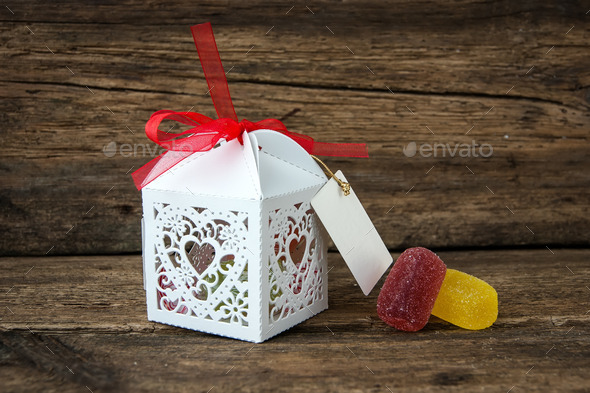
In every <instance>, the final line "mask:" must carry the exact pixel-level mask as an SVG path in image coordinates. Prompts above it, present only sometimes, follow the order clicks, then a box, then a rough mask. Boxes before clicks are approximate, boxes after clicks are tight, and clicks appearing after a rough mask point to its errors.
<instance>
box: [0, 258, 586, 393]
mask: <svg viewBox="0 0 590 393" xmlns="http://www.w3.org/2000/svg"><path fill="white" fill-rule="evenodd" d="M393 256H394V257H397V256H398V254H394V255H393ZM440 256H441V258H442V259H443V260H444V261H445V262H446V264H447V266H448V267H449V268H455V269H459V270H462V271H464V272H468V273H471V274H474V275H476V276H478V277H480V278H482V279H484V280H486V281H487V282H488V283H490V284H491V285H493V286H494V287H495V288H496V290H497V291H498V297H499V315H498V320H497V322H496V323H495V324H494V325H493V326H492V327H491V328H488V329H485V330H481V331H469V330H464V329H460V328H457V327H454V326H452V325H450V324H448V323H446V322H444V321H442V320H440V319H438V318H436V317H432V318H431V320H430V322H429V323H428V324H427V325H426V327H425V328H424V329H423V330H421V331H419V332H416V333H405V332H401V331H396V330H395V329H393V328H391V327H389V326H388V325H386V324H385V323H383V322H382V321H381V320H380V319H379V318H378V316H377V313H376V309H375V307H376V299H377V295H378V292H379V288H380V285H381V283H380V284H378V287H377V288H376V289H375V290H373V292H372V293H371V294H370V296H367V297H365V296H364V295H363V294H362V293H361V291H360V289H359V288H358V287H357V286H356V285H355V284H354V280H353V278H352V276H351V274H350V273H349V271H348V269H347V268H346V266H345V264H344V262H343V261H342V259H341V257H340V256H339V254H336V253H331V254H330V257H329V266H330V267H332V266H333V269H332V270H331V271H330V274H329V282H330V286H329V303H330V307H329V309H328V310H326V311H324V312H322V313H320V314H318V315H317V316H315V317H313V318H311V319H309V320H307V321H305V322H303V323H302V324H300V325H298V326H296V327H294V328H292V329H290V330H288V331H286V332H284V333H281V334H280V335H278V336H276V337H274V338H272V339H270V340H269V341H267V342H264V343H261V344H252V343H248V342H242V341H237V340H233V339H228V338H224V337H218V336H213V335H208V334H204V333H200V332H194V331H190V330H185V329H180V328H176V327H171V326H167V325H161V324H157V323H152V322H148V321H147V319H146V307H145V298H144V292H143V289H142V273H141V257H140V256H138V255H129V256H99V257H81V256H78V257H46V258H12V257H7V258H2V259H0V269H1V270H2V271H3V272H4V273H3V274H2V275H1V276H0V289H2V293H3V294H2V295H1V299H2V309H0V313H1V318H2V320H1V324H0V326H1V331H0V340H1V341H0V359H1V362H2V367H0V380H1V381H2V391H11V392H20V391H22V392H25V391H27V392H28V391H48V392H49V391H52V392H53V391H55V392H88V391H89V390H90V391H92V392H96V393H97V392H112V391H122V392H125V391H134V392H142V391H170V392H172V391H177V392H185V391H186V392H211V393H213V392H224V391H241V392H261V391H273V392H274V391H279V392H293V391H295V392H310V391H317V392H324V391H325V392H342V391H351V392H383V393H388V392H389V391H392V392H435V391H465V392H475V391H484V392H508V391H511V392H522V391H527V392H539V391H546V392H556V391H572V392H574V391H575V392H585V391H589V390H590V340H589V339H588V337H589V334H590V303H589V299H590V289H589V286H590V285H589V284H590V280H589V279H588V277H589V276H590V264H588V259H589V258H590V250H589V249H569V250H568V249H552V250H551V251H549V250H548V249H546V248H543V249H538V250H524V251H523V250H498V251H460V252H441V253H440ZM511 389H512V390H511Z"/></svg>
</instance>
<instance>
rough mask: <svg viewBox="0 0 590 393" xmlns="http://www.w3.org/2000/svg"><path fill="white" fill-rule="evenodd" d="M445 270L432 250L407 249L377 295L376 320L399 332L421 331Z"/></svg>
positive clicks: (443, 277)
mask: <svg viewBox="0 0 590 393" xmlns="http://www.w3.org/2000/svg"><path fill="white" fill-rule="evenodd" d="M446 271H447V267H446V265H445V264H444V263H443V261H441V260H440V258H439V257H438V256H437V255H436V254H435V253H433V252H432V251H430V250H427V249H426V248H423V247H415V248H408V249H407V250H406V251H404V252H403V253H402V254H401V255H400V256H399V258H398V259H397V261H396V262H395V265H393V268H391V271H390V272H389V275H388V276H387V279H386V280H385V284H383V288H381V292H379V298H378V299H377V314H379V318H381V319H382V320H383V321H384V322H385V323H387V324H388V325H391V326H393V327H394V328H396V329H399V330H405V331H408V332H415V331H417V330H420V329H422V328H423V327H424V325H426V323H427V322H428V318H430V312H431V311H432V308H433V307H434V302H435V301H436V297H437V296H438V291H439V290H440V287H441V285H442V283H443V280H444V279H445V273H446Z"/></svg>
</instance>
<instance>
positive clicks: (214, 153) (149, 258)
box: [142, 130, 328, 342]
mask: <svg viewBox="0 0 590 393" xmlns="http://www.w3.org/2000/svg"><path fill="white" fill-rule="evenodd" d="M242 139H243V145H242V144H241V143H240V142H239V141H238V140H237V139H232V140H230V141H229V142H224V143H222V144H221V145H219V146H218V147H216V148H214V149H212V150H210V151H207V152H199V153H193V154H192V155H190V156H189V157H187V158H185V159H184V160H182V161H181V162H180V163H178V164H177V165H175V166H173V167H172V168H171V169H169V170H168V171H166V172H165V173H163V174H162V175H161V176H159V177H158V178H156V179H155V180H154V181H152V182H151V183H150V184H148V185H147V186H145V187H144V188H143V189H142V198H143V264H144V287H145V291H146V299H147V312H148V319H149V320H150V321H154V322H161V323H165V324H170V325H175V326H180V327H184V328H188V329H194V330H199V331H202V332H207V333H213V334H218V335H222V336H227V337H233V338H237V339H241V340H247V341H253V342H262V341H264V340H267V339H268V338H270V337H272V336H274V335H276V334H278V333H280V332H282V331H284V330H286V329H288V328H290V327H292V326H294V325H296V324H298V323H300V322H302V321H304V320H305V319H307V318H309V317H311V316H313V315H315V314H317V313H319V312H321V311H322V310H325V309H326V308H327V307H328V272H327V256H326V248H327V241H326V239H327V236H326V234H325V231H324V229H323V227H322V226H321V224H320V222H319V220H318V218H317V216H316V214H315V213H314V211H313V209H312V207H311V205H310V200H311V198H312V197H313V196H314V195H315V194H316V192H317V191H318V190H319V189H320V188H321V187H322V186H323V185H324V184H325V183H326V176H325V175H324V173H323V171H322V169H321V168H320V167H319V166H318V165H317V164H316V162H315V161H314V160H313V158H312V157H311V156H310V155H309V154H308V153H307V152H306V151H305V150H304V149H303V148H302V147H301V146H299V145H298V144H297V143H296V142H295V141H293V140H292V139H290V138H289V137H287V136H285V135H283V134H281V133H279V132H276V131H271V130H256V131H253V132H250V133H244V134H243V135H242Z"/></svg>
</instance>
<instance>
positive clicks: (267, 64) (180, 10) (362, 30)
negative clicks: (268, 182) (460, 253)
mask: <svg viewBox="0 0 590 393" xmlns="http://www.w3.org/2000/svg"><path fill="white" fill-rule="evenodd" d="M41 4H42V5H41ZM586 5H587V4H585V3H584V2H565V3H562V2H550V3H547V2H538V3H537V2H532V1H531V2H527V1H525V2H513V1H500V2H487V3H481V2H471V1H458V2H453V3H452V4H448V3H447V2H436V1H426V2H423V3H419V4H417V3H415V2H414V1H408V2H383V1H373V2H371V1H363V2H335V3H332V2H316V3H313V4H308V5H305V4H299V3H293V4H290V3H282V2H281V3H272V2H248V4H247V5H243V4H241V3H240V2H235V3H227V4H226V3H223V4H219V3H217V2H212V3H204V4H203V3H200V4H197V3H195V2H182V3H168V2H164V1H162V2H157V1H147V2H146V1H112V2H109V1H104V2H96V3H95V4H84V3H82V2H80V3H76V2H61V1H57V2H51V3H50V4H46V3H36V2H24V3H18V4H17V3H15V4H14V5H13V6H12V7H11V6H10V5H8V7H10V9H7V8H5V7H4V6H3V7H2V9H1V10H0V20H1V24H0V46H1V48H2V67H0V105H1V107H2V112H1V113H0V130H1V132H2V136H3V152H2V155H1V156H0V157H1V158H0V171H1V179H2V183H1V185H0V200H1V203H0V209H1V211H0V220H1V221H0V225H1V227H2V228H3V236H1V237H0V253H1V254H4V255H45V254H48V255H56V254H58V255H62V254H102V253H110V254H113V253H137V252H140V249H141V245H140V228H139V220H140V217H141V200H140V193H139V192H138V191H137V190H136V189H135V188H134V186H133V183H132V181H131V177H130V172H131V171H133V170H134V169H137V168H138V167H140V166H141V165H142V164H144V163H146V162H147V161H148V160H149V159H150V158H151V157H150V155H149V152H150V151H153V150H148V148H149V149H154V148H155V145H154V144H153V143H151V142H150V141H149V140H148V139H147V138H146V136H145V134H144V132H143V127H144V124H145V122H146V120H147V119H148V118H149V115H150V114H151V113H152V112H154V111H156V110H159V109H173V110H178V111H182V110H189V109H190V108H193V110H194V111H198V112H201V113H204V114H207V115H210V116H214V115H215V112H214V109H213V105H212V103H211V100H210V97H209V96H208V95H205V93H206V92H207V87H206V86H207V85H206V82H205V81H204V79H203V73H202V70H201V67H200V64H199V62H198V58H197V53H196V49H195V46H194V43H193V41H192V36H191V33H190V30H189V27H190V26H191V25H193V24H196V23H200V22H205V21H210V22H212V24H213V26H214V32H215V35H216V39H217V44H218V47H219V50H220V53H221V58H222V61H223V63H224V66H225V69H226V70H227V71H228V80H229V84H230V90H231V93H232V97H233V99H234V105H235V106H236V111H237V113H238V116H239V117H240V118H247V119H250V120H260V119H263V118H267V117H276V118H282V119H284V121H285V123H286V125H287V126H288V127H289V128H290V129H291V130H293V131H297V132H303V133H306V134H308V135H310V136H312V137H314V138H315V139H317V140H320V141H333V142H366V143H367V144H368V146H369V151H370V156H371V157H370V158H369V159H326V162H327V163H328V165H329V166H330V167H332V168H333V169H342V170H343V172H344V173H345V174H346V175H347V177H348V178H349V179H350V180H351V182H352V185H353V187H354V188H355V190H356V192H357V193H358V195H359V197H360V198H361V200H362V201H363V202H364V204H365V206H366V208H367V210H368V212H369V215H370V216H371V217H372V219H373V220H374V222H375V225H376V227H377V229H378V230H379V232H380V233H381V235H382V236H383V238H384V240H385V242H386V244H387V245H388V246H389V247H390V248H392V249H403V248H405V247H408V246H412V245H423V246H428V247H434V248H438V249H441V248H453V249H455V248H461V247H469V248H474V247H507V246H540V247H545V246H549V247H551V246H585V245H588V244H589V239H590V236H589V233H590V214H588V213H589V204H590V194H589V186H590V144H589V141H588V131H589V129H590V112H589V111H588V109H589V107H590V67H589V56H588V55H589V50H588V49H589V44H588V42H589V38H590V29H589V28H588V15H587V14H586V11H587V10H588V8H590V5H588V7H586ZM572 26H573V28H572ZM566 33H567V34H566ZM390 90H391V92H390ZM472 141H474V143H476V144H478V145H481V144H489V145H491V146H492V147H493V154H492V156H490V157H489V158H483V157H472V158H462V157H458V156H456V157H449V156H448V155H447V156H446V157H437V158H433V157H430V158H428V157H421V156H420V155H419V154H418V155H416V156H414V157H412V158H408V157H406V156H405V155H404V154H403V152H402V149H403V147H405V146H406V145H407V144H408V143H410V142H416V143H418V145H420V144H422V143H429V144H434V143H442V144H446V143H449V144H450V145H451V146H453V145H454V144H460V143H467V144H471V143H472ZM112 142H114V143H115V144H114V145H113V143H112ZM126 144H128V145H126ZM105 147H106V148H107V151H106V153H113V154H114V156H112V157H107V156H106V155H105V152H104V150H103V149H104V148H105ZM109 148H110V149H111V150H109ZM132 148H135V149H136V151H137V154H135V155H134V154H132V153H129V152H128V151H126V150H125V149H132ZM144 152H145V154H144ZM109 155H110V154H109ZM393 206H395V207H393ZM527 227H528V228H527Z"/></svg>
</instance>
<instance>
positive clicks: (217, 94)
mask: <svg viewBox="0 0 590 393" xmlns="http://www.w3.org/2000/svg"><path fill="white" fill-rule="evenodd" d="M191 31H192V33H193V38H194V40H195V44H196V46H197V51H198V53H199V59H200V61H201V66H202V67H203V71H204V73H205V79H206V80H207V84H208V85H209V92H210V94H211V99H212V100H213V105H214V106H215V110H216V111H217V115H218V116H219V119H217V120H213V119H211V118H210V117H207V116H205V115H202V114H200V113H194V112H174V111H170V110H161V111H157V112H155V113H154V114H152V116H151V117H150V119H149V121H148V122H147V123H146V125H145V133H146V135H147V136H148V138H150V139H151V140H152V141H154V142H156V143H157V144H158V145H160V146H162V147H164V148H165V149H166V150H167V151H166V152H165V153H163V154H161V155H160V156H159V157H156V158H154V159H153V160H151V161H150V162H148V163H147V164H146V165H144V166H142V167H141V168H139V169H138V170H137V171H135V172H133V174H132V176H133V181H134V182H135V186H136V187H137V189H138V190H141V189H142V188H143V187H145V186H146V185H148V184H149V183H151V182H152V181H153V180H154V179H156V178H157V177H158V176H160V175H161V174H163V173H164V172H166V171H167V170H168V169H170V168H172V167H173V166H174V165H176V164H178V163H179V162H180V161H182V160H183V159H185V158H186V157H188V156H190V155H191V154H193V153H194V152H202V151H207V150H211V149H212V148H213V147H214V146H215V145H216V144H217V143H218V142H219V140H220V139H225V140H226V141H230V140H232V139H235V138H237V139H238V141H239V142H240V143H243V141H242V134H243V132H244V131H246V132H250V131H254V130H260V129H268V130H274V131H277V132H280V133H282V134H284V135H286V136H288V137H289V138H291V139H293V140H294V141H295V142H297V143H298V144H299V145H300V146H301V147H303V148H304V149H305V150H306V151H307V152H308V153H309V154H315V155H320V156H335V157H368V156H369V155H368V153H367V147H366V145H365V144H364V143H326V142H316V141H314V140H313V138H311V137H309V136H307V135H303V134H298V133H295V132H291V131H288V130H287V127H285V125H284V124H283V123H282V122H281V121H280V120H277V119H265V120H261V121H257V122H255V123H253V122H251V121H248V120H246V119H244V120H242V121H241V122H238V117H237V116H236V112H235V109H234V106H233V103H232V100H231V96H230V94H229V87H228V84H227V79H226V77H225V72H224V70H223V65H222V64H221V59H220V58H219V51H218V50H217V45H216V44H215V37H214V36H213V30H212V29H211V23H203V24H200V25H196V26H192V27H191ZM166 119H168V120H175V121H177V122H179V123H182V124H185V125H188V126H193V128H191V129H189V130H186V131H184V132H181V133H169V132H166V131H162V130H160V129H158V126H159V125H160V123H161V122H162V121H164V120H166ZM184 135H189V136H187V137H184V138H179V137H181V136H184Z"/></svg>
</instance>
